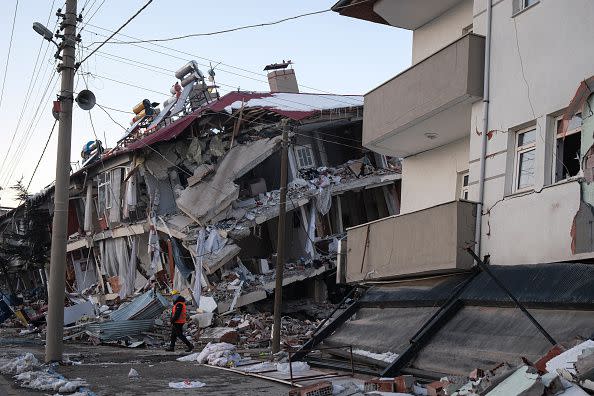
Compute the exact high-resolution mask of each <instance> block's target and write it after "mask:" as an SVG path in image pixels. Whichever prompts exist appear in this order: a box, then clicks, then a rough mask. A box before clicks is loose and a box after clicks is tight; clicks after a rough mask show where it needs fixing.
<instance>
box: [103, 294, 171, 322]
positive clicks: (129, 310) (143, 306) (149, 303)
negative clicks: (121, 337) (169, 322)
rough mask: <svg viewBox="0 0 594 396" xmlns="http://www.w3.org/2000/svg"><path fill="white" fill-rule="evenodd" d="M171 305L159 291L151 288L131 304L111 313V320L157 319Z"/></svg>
mask: <svg viewBox="0 0 594 396" xmlns="http://www.w3.org/2000/svg"><path fill="white" fill-rule="evenodd" d="M168 305H169V303H168V302H167V300H166V299H165V297H163V296H162V295H161V294H160V293H159V292H156V293H155V292H154V291H153V290H149V291H147V292H146V293H144V294H142V295H141V296H138V297H136V298H135V299H134V300H132V301H131V302H130V303H129V304H126V305H124V306H122V307H120V308H119V309H118V310H117V311H114V312H112V313H111V315H109V318H110V319H111V320H115V321H120V320H129V319H156V318H158V317H159V316H160V315H161V313H162V312H163V311H164V310H165V308H166V307H167V306H168Z"/></svg>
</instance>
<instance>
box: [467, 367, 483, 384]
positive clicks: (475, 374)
mask: <svg viewBox="0 0 594 396" xmlns="http://www.w3.org/2000/svg"><path fill="white" fill-rule="evenodd" d="M484 376H485V372H484V371H483V370H482V369H480V368H476V369H474V370H472V371H471V372H470V374H468V378H469V379H471V380H473V381H476V380H477V379H479V378H483V377H484Z"/></svg>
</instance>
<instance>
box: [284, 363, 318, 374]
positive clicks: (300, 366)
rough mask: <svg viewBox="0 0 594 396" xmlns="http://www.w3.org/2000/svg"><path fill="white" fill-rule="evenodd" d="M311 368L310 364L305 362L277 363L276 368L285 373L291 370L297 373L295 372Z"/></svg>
mask: <svg viewBox="0 0 594 396" xmlns="http://www.w3.org/2000/svg"><path fill="white" fill-rule="evenodd" d="M289 365H291V367H290V368H289ZM309 369H310V367H309V364H307V363H305V362H293V363H277V365H276V370H277V371H279V372H281V373H283V374H289V373H290V372H291V371H292V372H293V374H295V373H299V372H303V371H307V370H309Z"/></svg>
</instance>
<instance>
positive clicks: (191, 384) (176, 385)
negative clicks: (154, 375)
mask: <svg viewBox="0 0 594 396" xmlns="http://www.w3.org/2000/svg"><path fill="white" fill-rule="evenodd" d="M204 386H206V384H205V383H204V382H200V381H190V380H184V381H181V382H170V383H169V387H170V388H173V389H192V388H202V387H204Z"/></svg>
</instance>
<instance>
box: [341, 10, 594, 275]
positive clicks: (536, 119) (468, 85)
mask: <svg viewBox="0 0 594 396" xmlns="http://www.w3.org/2000/svg"><path fill="white" fill-rule="evenodd" d="M488 4H490V5H491V12H490V13H489V12H487V7H488ZM334 10H335V11H337V12H339V13H340V14H342V15H346V16H351V17H355V18H360V19H366V20H369V21H372V22H376V23H384V24H389V25H392V26H395V27H400V28H405V29H410V30H412V31H413V51H412V63H413V65H412V66H411V67H410V68H409V69H407V70H405V71H404V72H402V73H400V74H398V75H397V76H395V77H394V78H392V79H390V80H389V81H387V82H386V83H384V84H382V85H381V86H379V87H377V88H375V89H373V90H371V91H370V92H369V93H367V94H366V96H365V110H364V112H365V114H364V123H363V143H364V145H366V147H368V148H370V149H373V150H375V151H378V152H381V153H382V154H386V155H393V156H400V157H402V158H403V176H402V198H401V213H402V216H407V214H408V215H414V214H415V213H417V212H418V211H424V210H430V208H432V207H436V206H439V205H442V204H445V203H447V202H451V201H454V200H459V199H462V200H469V201H474V202H479V201H480V193H479V185H480V183H481V179H482V180H483V183H484V196H483V197H484V198H483V201H482V203H483V207H482V210H480V212H481V214H480V216H481V220H482V221H481V224H482V226H481V232H480V252H481V255H483V256H484V255H489V256H490V262H491V263H492V264H495V265H516V264H537V263H549V262H558V261H570V260H583V259H586V258H591V257H594V254H593V251H594V215H593V212H594V211H593V208H594V206H592V205H593V204H594V199H592V198H591V196H592V195H593V194H592V192H591V189H592V188H591V185H590V182H591V180H592V177H591V171H590V170H589V169H588V168H589V167H590V168H591V166H590V163H589V162H590V160H589V159H590V151H593V150H590V148H591V147H592V144H593V140H594V139H593V137H592V134H593V132H594V131H593V129H594V122H592V119H594V117H592V119H590V118H589V117H590V116H591V115H592V114H593V113H592V110H590V107H589V104H588V100H586V101H585V102H584V101H582V102H579V101H577V100H576V101H574V102H575V103H577V104H579V106H577V107H575V108H573V109H572V111H573V110H575V114H571V117H569V116H568V114H567V112H566V110H567V109H568V106H569V105H570V103H571V102H572V99H574V96H575V94H576V90H577V89H578V87H579V86H580V84H581V83H582V82H584V81H586V80H587V79H588V78H590V77H591V76H593V75H594V52H593V51H590V50H589V48H591V43H592V41H593V38H594V24H593V23H592V17H594V2H593V1H591V0H572V1H570V2H568V1H561V0H540V1H538V0H474V1H473V0H424V1H418V0H417V1H415V0H376V1H374V0H371V1H369V2H358V1H356V0H342V1H339V2H338V3H337V4H336V5H335V6H334ZM489 16H490V17H491V18H490V20H491V30H490V37H489V34H488V31H487V30H488V29H487V26H488V23H487V22H488V18H489ZM378 39H379V38H378ZM489 43H490V56H488V57H487V58H488V64H487V65H485V51H486V50H487V53H488V52H489V51H488V48H489V47H488V45H489ZM485 66H489V69H490V73H485ZM485 78H488V91H487V92H488V93H489V94H488V98H487V97H486V95H485V94H486V92H485V89H484V82H485ZM589 87H590V88H592V89H594V83H590V85H589ZM584 92H586V94H583V93H584ZM589 95H590V93H589V90H588V86H586V87H585V88H584V84H582V97H585V98H587V97H588V96H589ZM487 99H488V124H487V125H488V127H487V131H486V132H487V133H486V139H483V134H484V133H485V131H484V130H483V129H484V121H483V118H484V114H485V106H487V105H486V100H487ZM589 102H592V99H591V97H590V100H589ZM563 116H565V119H566V122H565V123H563V122H562V117H563ZM483 140H485V141H486V156H485V157H484V158H485V159H484V177H482V175H483V172H481V154H482V150H483ZM427 226H428V227H430V224H428V225H427ZM352 231H353V232H354V233H355V232H364V230H360V231H358V230H356V229H355V230H352ZM397 232H398V231H397ZM402 232H403V233H404V232H406V231H405V230H402ZM422 237H423V235H419V238H422ZM349 238H350V235H349ZM472 242H473V241H467V240H465V241H462V240H459V241H457V243H458V244H459V245H460V246H459V247H460V248H462V247H464V246H463V245H465V244H466V246H468V244H469V243H472ZM428 243H431V242H430V241H429V242H428ZM349 248H351V246H349ZM352 248H356V247H352ZM458 264H459V263H458ZM456 267H459V265H456V263H453V266H452V268H456ZM361 268H363V265H361ZM413 272H414V271H413ZM386 275H389V274H386Z"/></svg>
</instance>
